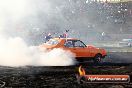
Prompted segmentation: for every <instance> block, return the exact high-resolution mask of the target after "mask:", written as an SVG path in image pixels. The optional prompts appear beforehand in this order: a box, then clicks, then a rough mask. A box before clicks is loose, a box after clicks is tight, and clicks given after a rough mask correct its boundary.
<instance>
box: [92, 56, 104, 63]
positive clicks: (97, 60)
mask: <svg viewBox="0 0 132 88" xmlns="http://www.w3.org/2000/svg"><path fill="white" fill-rule="evenodd" d="M93 61H94V63H101V61H102V55H101V54H97V55H96V56H95V57H94V59H93Z"/></svg>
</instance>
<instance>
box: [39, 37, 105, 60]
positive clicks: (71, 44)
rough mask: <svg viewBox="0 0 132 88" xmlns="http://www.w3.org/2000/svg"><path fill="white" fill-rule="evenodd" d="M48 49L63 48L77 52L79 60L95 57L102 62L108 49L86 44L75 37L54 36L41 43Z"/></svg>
mask: <svg viewBox="0 0 132 88" xmlns="http://www.w3.org/2000/svg"><path fill="white" fill-rule="evenodd" d="M40 47H44V48H46V49H48V50H52V49H54V48H61V49H63V50H69V51H71V52H72V53H74V54H75V56H76V59H77V60H78V61H83V60H89V59H90V58H91V59H93V61H94V62H100V61H101V59H102V58H105V56H106V50H104V49H101V48H96V47H94V46H90V45H85V44H84V43H83V42H82V41H81V40H79V39H75V38H53V39H50V40H49V41H48V42H46V43H44V44H42V45H40Z"/></svg>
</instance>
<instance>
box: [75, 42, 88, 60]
mask: <svg viewBox="0 0 132 88" xmlns="http://www.w3.org/2000/svg"><path fill="white" fill-rule="evenodd" d="M73 45H74V52H75V53H76V56H77V57H89V54H90V53H89V52H90V50H89V49H88V48H87V46H86V45H85V44H84V43H83V42H82V41H80V40H74V41H73Z"/></svg>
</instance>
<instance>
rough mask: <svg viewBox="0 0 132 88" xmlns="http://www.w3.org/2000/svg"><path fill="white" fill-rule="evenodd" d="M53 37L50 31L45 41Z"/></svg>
mask: <svg viewBox="0 0 132 88" xmlns="http://www.w3.org/2000/svg"><path fill="white" fill-rule="evenodd" d="M51 38H52V35H51V33H49V34H48V35H47V36H45V41H46V42H47V41H49V40H50V39H51Z"/></svg>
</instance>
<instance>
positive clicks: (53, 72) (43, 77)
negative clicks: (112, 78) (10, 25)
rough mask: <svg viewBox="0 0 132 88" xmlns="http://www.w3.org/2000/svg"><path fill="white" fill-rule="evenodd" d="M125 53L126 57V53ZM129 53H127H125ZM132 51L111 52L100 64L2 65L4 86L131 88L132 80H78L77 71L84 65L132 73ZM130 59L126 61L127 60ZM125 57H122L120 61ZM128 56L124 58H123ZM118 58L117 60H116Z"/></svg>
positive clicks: (0, 80)
mask: <svg viewBox="0 0 132 88" xmlns="http://www.w3.org/2000/svg"><path fill="white" fill-rule="evenodd" d="M122 55H123V57H122ZM125 56H127V57H125ZM131 57H132V53H119V52H115V53H109V54H108V56H107V57H106V58H107V59H110V60H108V61H107V60H105V61H104V62H102V63H100V64H94V63H93V62H85V63H79V64H77V65H74V66H62V67H61V66H56V67H52V66H25V67H5V66H0V88H49V87H50V88H71V87H72V88H86V87H87V88H130V87H132V82H130V83H124V84H121V83H115V84H114V83H112V84H106V83H104V84H93V83H92V84H91V83H86V84H78V82H77V78H76V75H77V74H78V67H79V66H80V65H82V67H83V68H84V69H85V71H86V74H127V75H130V77H131V76H132V63H131V62H130V61H131ZM124 59H125V60H129V61H128V62H130V63H128V62H127V63H126V62H124V61H125V60H124ZM120 60H121V61H120ZM122 60H124V61H122ZM115 61H117V62H115Z"/></svg>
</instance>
